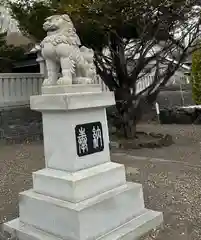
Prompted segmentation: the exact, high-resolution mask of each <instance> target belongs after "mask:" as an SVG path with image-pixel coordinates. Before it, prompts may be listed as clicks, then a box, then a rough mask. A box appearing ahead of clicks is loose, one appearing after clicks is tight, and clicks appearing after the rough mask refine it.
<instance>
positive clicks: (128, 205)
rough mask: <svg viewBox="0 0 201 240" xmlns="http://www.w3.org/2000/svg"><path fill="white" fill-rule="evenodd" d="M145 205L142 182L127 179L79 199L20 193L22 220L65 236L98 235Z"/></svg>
mask: <svg viewBox="0 0 201 240" xmlns="http://www.w3.org/2000/svg"><path fill="white" fill-rule="evenodd" d="M143 209H144V201H143V193H142V186H141V185H140V184H135V183H127V184H125V185H123V186H120V187H117V188H115V189H112V190H110V191H107V192H105V193H103V194H100V195H98V196H96V197H93V198H90V199H87V200H85V201H82V202H80V203H70V202H67V201H62V200H59V199H56V198H51V197H48V196H44V195H41V194H37V193H35V192H34V191H32V190H29V191H25V192H23V193H21V194H20V204H19V212H20V220H21V221H22V222H24V223H27V224H30V225H32V226H34V227H36V228H39V229H41V230H43V231H46V232H49V233H51V234H53V235H56V236H60V237H61V238H64V239H68V238H69V239H72V240H77V239H82V240H88V239H98V238H99V237H100V236H102V235H104V234H106V233H107V232H110V231H112V229H115V228H117V227H118V226H121V225H122V224H124V223H125V222H127V221H130V220H131V219H133V218H135V217H136V216H138V214H139V213H140V212H142V211H143Z"/></svg>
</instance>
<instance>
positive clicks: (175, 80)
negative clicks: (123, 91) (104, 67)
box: [97, 74, 190, 94]
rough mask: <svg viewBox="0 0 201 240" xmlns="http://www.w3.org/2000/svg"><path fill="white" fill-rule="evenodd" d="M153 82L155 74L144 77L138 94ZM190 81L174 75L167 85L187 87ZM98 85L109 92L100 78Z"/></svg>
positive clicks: (138, 88)
mask: <svg viewBox="0 0 201 240" xmlns="http://www.w3.org/2000/svg"><path fill="white" fill-rule="evenodd" d="M153 81H154V75H153V74H150V75H146V76H144V77H142V78H141V79H139V80H138V81H137V83H136V94H138V93H140V92H142V91H143V90H144V89H146V88H147V87H149V86H150V85H151V84H152V83H153ZM189 81H190V80H189V77H188V76H185V75H182V76H177V75H174V76H173V77H172V78H171V79H170V81H169V83H168V84H167V85H168V86H171V85H174V86H175V85H177V86H178V87H179V86H180V85H185V84H187V85H189ZM97 83H98V84H100V85H101V88H102V91H109V89H108V87H107V86H106V85H105V83H104V82H103V81H102V80H101V79H100V78H98V79H97Z"/></svg>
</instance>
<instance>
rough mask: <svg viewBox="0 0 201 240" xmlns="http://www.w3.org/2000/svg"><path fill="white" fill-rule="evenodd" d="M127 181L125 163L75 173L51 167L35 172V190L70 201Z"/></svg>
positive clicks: (105, 165) (100, 166)
mask: <svg viewBox="0 0 201 240" xmlns="http://www.w3.org/2000/svg"><path fill="white" fill-rule="evenodd" d="M125 183H126V178H125V168H124V165H121V164H117V163H112V162H108V163H105V164H101V165H98V166H96V167H92V168H89V169H85V170H82V171H77V172H74V173H69V172H65V171H59V170H54V169H49V168H45V169H42V170H39V171H37V172H35V173H33V189H34V191H35V192H37V193H40V194H43V195H47V196H50V197H54V198H58V199H61V200H66V201H69V202H80V201H83V200H85V199H88V198H91V197H94V196H95V195H98V194H101V193H103V192H106V191H108V190H111V189H113V188H116V187H118V186H121V185H123V184H125Z"/></svg>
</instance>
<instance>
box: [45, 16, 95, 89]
mask: <svg viewBox="0 0 201 240" xmlns="http://www.w3.org/2000/svg"><path fill="white" fill-rule="evenodd" d="M43 28H44V30H45V31H46V32H47V36H46V37H45V38H44V40H43V41H42V42H41V52H42V56H43V58H44V59H45V62H46V67H47V78H46V79H45V80H44V82H43V85H45V86H46V85H55V84H60V85H69V84H74V83H75V84H76V83H82V84H87V83H94V81H95V78H96V68H95V65H94V62H93V58H94V52H93V50H92V49H88V48H86V47H84V46H82V47H81V43H80V39H79V37H78V35H77V34H76V30H75V28H74V26H73V23H72V21H71V19H70V17H69V16H68V15H67V14H65V15H53V16H51V17H48V18H47V19H46V21H45V23H44V25H43ZM60 70H61V73H62V76H61V77H60V78H59V72H60Z"/></svg>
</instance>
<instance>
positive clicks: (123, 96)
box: [115, 88, 137, 139]
mask: <svg viewBox="0 0 201 240" xmlns="http://www.w3.org/2000/svg"><path fill="white" fill-rule="evenodd" d="M130 96H131V93H130V91H129V90H128V89H122V88H121V89H118V90H117V91H116V92H115V98H116V108H117V111H118V114H119V120H120V122H121V129H119V130H120V131H121V133H122V135H123V136H124V137H125V138H127V139H133V138H135V137H136V123H137V121H136V114H135V109H134V106H133V105H132V104H131V105H130V106H126V107H125V106H124V103H125V102H126V100H127V99H129V98H130Z"/></svg>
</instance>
